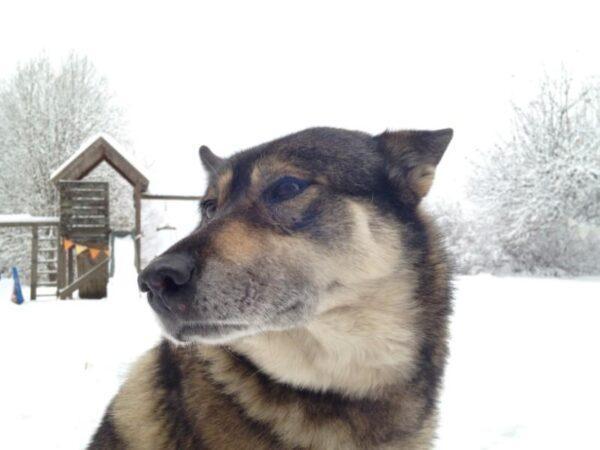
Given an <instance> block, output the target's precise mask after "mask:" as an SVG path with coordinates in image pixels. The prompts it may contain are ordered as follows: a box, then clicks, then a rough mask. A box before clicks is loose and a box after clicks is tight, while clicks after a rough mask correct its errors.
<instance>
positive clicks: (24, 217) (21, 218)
mask: <svg viewBox="0 0 600 450" xmlns="http://www.w3.org/2000/svg"><path fill="white" fill-rule="evenodd" d="M58 220H59V219H58V217H50V216H47V217H43V216H32V215H30V214H0V224H9V223H21V222H29V223H32V224H34V223H47V222H58Z"/></svg>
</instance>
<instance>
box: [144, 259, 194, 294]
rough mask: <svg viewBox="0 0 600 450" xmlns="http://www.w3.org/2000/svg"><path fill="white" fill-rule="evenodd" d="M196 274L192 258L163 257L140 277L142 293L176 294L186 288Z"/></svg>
mask: <svg viewBox="0 0 600 450" xmlns="http://www.w3.org/2000/svg"><path fill="white" fill-rule="evenodd" d="M193 272H194V262H193V260H192V258H191V257H190V256H188V255H185V254H178V253H176V254H167V255H162V256H159V257H158V258H156V259H155V260H154V261H152V262H151V263H150V264H149V265H148V266H147V267H146V268H145V269H144V270H143V271H142V273H141V274H140V275H139V277H138V285H139V287H140V290H141V291H142V292H153V293H156V294H164V293H165V292H170V293H175V292H177V291H178V290H180V289H181V288H183V287H184V286H186V285H187V284H188V283H189V282H190V280H191V278H192V273H193Z"/></svg>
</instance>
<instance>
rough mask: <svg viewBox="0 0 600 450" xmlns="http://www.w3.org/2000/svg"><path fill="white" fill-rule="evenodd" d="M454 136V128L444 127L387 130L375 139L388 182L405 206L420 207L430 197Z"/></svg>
mask: <svg viewBox="0 0 600 450" xmlns="http://www.w3.org/2000/svg"><path fill="white" fill-rule="evenodd" d="M452 135H453V131H452V129H451V128H444V129H443V130H433V131H431V130H401V131H386V132H385V133H383V134H380V135H379V136H376V137H375V139H376V140H377V143H378V147H379V151H381V152H382V153H383V156H384V158H385V165H386V170H387V175H388V179H389V181H390V183H391V184H392V186H393V187H394V188H395V189H396V191H397V193H398V195H399V197H400V199H401V200H402V201H403V202H404V203H406V204H409V205H416V204H418V203H419V202H420V201H421V199H422V198H423V197H425V196H426V195H427V193H428V192H429V189H430V188H431V184H432V182H433V177H434V175H435V168H436V166H437V165H438V163H439V162H440V160H441V159H442V156H443V155H444V152H445V151H446V148H447V147H448V144H450V141H451V140H452Z"/></svg>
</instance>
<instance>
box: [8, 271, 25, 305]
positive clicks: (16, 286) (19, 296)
mask: <svg viewBox="0 0 600 450" xmlns="http://www.w3.org/2000/svg"><path fill="white" fill-rule="evenodd" d="M12 277H13V292H12V297H11V300H12V301H13V302H15V303H16V304H17V305H20V304H21V303H23V301H24V299H23V291H21V282H20V281H19V272H18V271H17V268H16V267H13V268H12Z"/></svg>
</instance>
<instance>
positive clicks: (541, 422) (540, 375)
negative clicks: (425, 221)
mask: <svg viewBox="0 0 600 450" xmlns="http://www.w3.org/2000/svg"><path fill="white" fill-rule="evenodd" d="M115 253H116V257H117V258H118V262H117V268H118V270H117V274H116V276H115V278H113V279H112V280H111V283H110V285H109V296H110V298H109V299H107V300H100V301H94V300H86V301H83V300H73V301H57V300H39V301H36V302H29V301H27V302H26V303H25V304H23V305H20V306H18V305H14V304H12V303H11V302H10V301H9V298H10V289H11V284H10V282H9V280H1V281H0V339H1V342H2V347H1V348H2V369H1V372H0V401H1V406H0V423H1V424H3V426H2V432H1V433H0V448H1V449H14V450H17V449H61V450H65V449H80V448H83V447H84V446H85V444H86V443H87V441H88V439H89V437H90V435H91V434H92V432H93V431H94V429H95V427H96V426H97V424H98V422H99V420H100V418H101V415H102V413H103V410H104V408H105V407H106V405H107V403H108V402H109V400H110V398H111V396H112V395H113V394H114V393H115V392H116V390H117V387H118V386H119V384H120V382H121V381H122V380H123V377H124V376H125V374H126V371H127V367H128V366H129V364H130V363H131V362H132V361H134V360H135V358H136V357H137V356H138V355H139V354H140V353H141V352H142V351H144V350H145V349H146V348H148V347H150V346H151V345H153V343H155V342H156V341H157V339H158V338H159V330H158V326H157V325H156V323H155V321H154V318H153V316H152V314H151V311H150V308H149V307H148V306H147V305H146V301H145V299H144V298H142V297H141V296H140V295H138V293H137V288H136V284H135V271H134V268H133V255H132V250H131V245H130V241H127V240H124V241H120V242H119V243H118V246H117V247H116V249H115ZM456 287H457V292H456V302H455V309H456V312H455V316H454V319H453V322H452V342H451V350H452V356H451V359H450V364H449V367H448V372H447V377H446V383H445V390H444V393H443V396H442V411H441V428H440V433H439V434H440V440H439V442H438V449H440V450H442V449H444V450H445V449H460V450H469V449H511V450H513V449H599V448H600V437H599V436H598V432H597V430H596V429H595V427H596V426H597V418H598V414H599V413H598V409H599V405H600V387H599V382H600V358H599V355H600V352H599V351H598V345H599V344H600V326H599V319H600V279H577V280H558V279H536V278H498V277H492V276H487V275H481V276H473V277H461V278H459V279H458V280H457V282H456ZM26 294H28V293H27V292H26Z"/></svg>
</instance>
